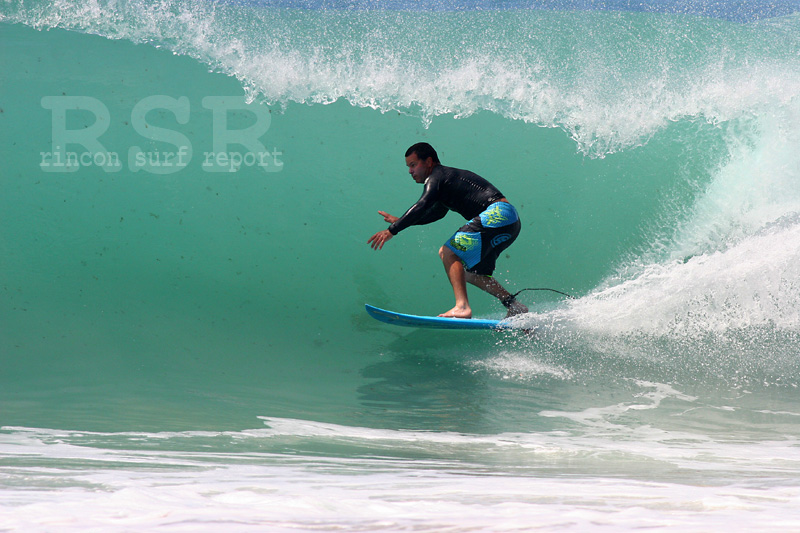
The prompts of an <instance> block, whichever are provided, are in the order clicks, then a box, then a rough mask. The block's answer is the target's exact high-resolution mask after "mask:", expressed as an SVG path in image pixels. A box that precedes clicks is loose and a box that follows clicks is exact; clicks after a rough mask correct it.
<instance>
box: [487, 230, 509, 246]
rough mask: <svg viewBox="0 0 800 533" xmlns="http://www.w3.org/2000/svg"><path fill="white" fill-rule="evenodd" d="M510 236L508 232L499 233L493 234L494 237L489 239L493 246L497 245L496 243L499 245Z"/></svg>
mask: <svg viewBox="0 0 800 533" xmlns="http://www.w3.org/2000/svg"><path fill="white" fill-rule="evenodd" d="M510 238H511V235H509V234H508V233H501V234H500V235H495V236H494V238H492V241H491V242H492V246H493V247H497V246H498V245H500V244H502V243H504V242H506V241H507V240H509V239H510Z"/></svg>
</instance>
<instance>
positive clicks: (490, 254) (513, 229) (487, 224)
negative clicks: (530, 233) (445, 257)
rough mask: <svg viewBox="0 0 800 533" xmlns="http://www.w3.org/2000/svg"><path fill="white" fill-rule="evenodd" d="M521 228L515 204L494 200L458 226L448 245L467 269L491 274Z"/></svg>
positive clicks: (446, 244) (476, 272)
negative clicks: (462, 224)
mask: <svg viewBox="0 0 800 533" xmlns="http://www.w3.org/2000/svg"><path fill="white" fill-rule="evenodd" d="M521 227H522V224H521V223H520V221H519V215H518V214H517V210H516V209H514V206H513V205H511V204H510V203H508V202H495V203H493V204H492V205H490V206H489V207H487V208H486V210H485V211H484V212H483V213H481V214H480V215H478V216H476V217H475V218H473V219H472V220H470V221H469V222H468V223H467V224H465V225H464V226H462V227H461V228H459V230H458V231H456V232H455V233H454V234H453V236H452V237H450V239H448V240H447V242H446V243H445V246H447V247H448V248H450V249H451V250H453V252H454V253H455V254H456V255H457V256H458V258H459V259H460V260H461V262H462V263H464V267H465V268H466V269H467V272H472V273H474V274H479V275H481V276H491V275H492V272H494V267H495V263H496V261H497V258H498V257H499V256H500V254H501V253H502V252H503V250H505V249H506V248H508V247H509V246H511V243H512V242H514V240H515V239H516V238H517V236H518V235H519V230H520V228H521Z"/></svg>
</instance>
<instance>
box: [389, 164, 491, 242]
mask: <svg viewBox="0 0 800 533" xmlns="http://www.w3.org/2000/svg"><path fill="white" fill-rule="evenodd" d="M501 198H503V193H501V192H500V191H499V190H498V189H497V187H495V186H494V185H492V184H491V183H489V182H488V181H486V180H485V179H483V178H482V177H480V176H478V175H477V174H475V173H474V172H470V171H469V170H461V169H458V168H451V167H445V166H442V165H436V166H435V167H433V170H432V171H431V175H430V176H428V179H426V180H425V190H424V191H423V192H422V196H421V197H420V199H419V200H417V203H415V204H414V205H412V206H411V207H410V208H409V209H408V211H406V212H405V214H404V215H403V216H401V217H400V218H399V219H397V222H395V223H394V224H392V225H391V226H389V232H391V234H392V235H397V234H398V233H399V232H400V231H403V230H404V229H406V228H407V227H409V226H417V225H420V224H430V223H431V222H435V221H437V220H439V219H441V218H443V217H444V216H445V215H446V214H447V211H448V210H452V211H455V212H456V213H458V214H460V215H461V216H463V217H464V218H465V219H467V220H471V219H473V218H475V217H476V216H478V215H480V214H481V213H482V212H483V211H484V210H486V208H487V207H489V206H490V205H492V204H493V203H495V202H497V201H499V200H500V199H501Z"/></svg>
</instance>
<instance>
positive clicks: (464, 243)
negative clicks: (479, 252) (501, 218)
mask: <svg viewBox="0 0 800 533" xmlns="http://www.w3.org/2000/svg"><path fill="white" fill-rule="evenodd" d="M478 244H479V241H478V239H475V238H474V237H470V236H468V235H464V234H463V233H459V234H457V235H456V236H455V237H453V238H452V239H450V246H452V247H453V248H455V249H456V250H460V251H462V252H467V251H469V250H471V249H472V248H474V247H475V246H477V245H478Z"/></svg>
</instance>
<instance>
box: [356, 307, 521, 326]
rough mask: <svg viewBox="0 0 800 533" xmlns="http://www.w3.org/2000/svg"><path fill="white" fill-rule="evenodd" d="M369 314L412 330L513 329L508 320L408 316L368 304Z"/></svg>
mask: <svg viewBox="0 0 800 533" xmlns="http://www.w3.org/2000/svg"><path fill="white" fill-rule="evenodd" d="M366 308H367V313H369V315H370V316H371V317H372V318H374V319H376V320H380V321H381V322H385V323H387V324H393V325H395V326H406V327H411V328H433V329H511V328H512V325H511V322H510V321H508V320H492V319H488V318H444V317H438V316H420V315H408V314H406V313H397V312H395V311H387V310H386V309H381V308H379V307H375V306H373V305H369V304H366Z"/></svg>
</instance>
